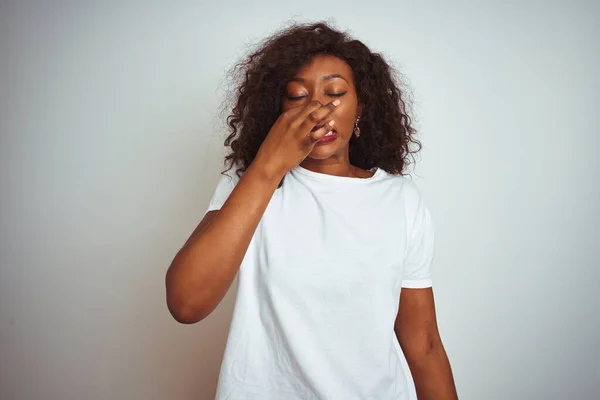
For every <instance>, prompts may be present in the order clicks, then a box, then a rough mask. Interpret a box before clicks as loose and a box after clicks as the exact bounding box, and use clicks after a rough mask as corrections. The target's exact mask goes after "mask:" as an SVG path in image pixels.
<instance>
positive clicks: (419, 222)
mask: <svg viewBox="0 0 600 400" xmlns="http://www.w3.org/2000/svg"><path fill="white" fill-rule="evenodd" d="M408 237H409V238H410V239H409V242H408V248H407V255H406V259H405V262H404V272H403V276H402V287H404V288H410V289H422V288H428V287H431V286H432V279H431V264H432V261H433V248H434V245H433V244H434V225H433V220H432V218H431V213H430V212H429V209H428V208H427V206H426V205H425V203H424V202H423V200H422V199H419V201H418V206H417V208H416V213H415V218H414V223H413V224H412V228H411V229H409V235H408Z"/></svg>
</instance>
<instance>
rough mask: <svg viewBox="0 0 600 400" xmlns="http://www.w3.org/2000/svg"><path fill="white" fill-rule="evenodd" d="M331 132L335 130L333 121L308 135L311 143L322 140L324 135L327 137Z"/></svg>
mask: <svg viewBox="0 0 600 400" xmlns="http://www.w3.org/2000/svg"><path fill="white" fill-rule="evenodd" d="M332 130H335V121H333V120H329V121H328V122H327V123H326V124H324V125H323V126H321V127H320V128H319V129H316V130H314V131H313V132H311V133H310V135H309V137H310V139H311V140H312V141H313V142H315V143H316V142H318V141H319V140H321V139H323V137H324V136H325V135H327V134H328V133H329V132H331V131H332Z"/></svg>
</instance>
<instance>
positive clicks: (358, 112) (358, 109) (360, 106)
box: [356, 102, 364, 118]
mask: <svg viewBox="0 0 600 400" xmlns="http://www.w3.org/2000/svg"><path fill="white" fill-rule="evenodd" d="M363 109H364V107H363V104H362V103H360V102H359V103H358V107H356V116H357V117H360V118H362V114H363Z"/></svg>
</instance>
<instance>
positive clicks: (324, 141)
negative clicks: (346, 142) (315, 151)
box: [316, 129, 338, 145]
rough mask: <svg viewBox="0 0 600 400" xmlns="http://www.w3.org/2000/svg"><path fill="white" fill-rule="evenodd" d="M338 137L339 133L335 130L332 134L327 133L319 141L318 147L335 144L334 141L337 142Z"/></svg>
mask: <svg viewBox="0 0 600 400" xmlns="http://www.w3.org/2000/svg"><path fill="white" fill-rule="evenodd" d="M337 137H338V133H337V131H336V130H335V129H334V130H332V131H331V132H329V133H327V134H326V135H325V136H323V137H322V138H321V140H319V141H318V142H317V143H316V144H317V145H321V144H328V143H331V142H333V141H334V140H336V139H337Z"/></svg>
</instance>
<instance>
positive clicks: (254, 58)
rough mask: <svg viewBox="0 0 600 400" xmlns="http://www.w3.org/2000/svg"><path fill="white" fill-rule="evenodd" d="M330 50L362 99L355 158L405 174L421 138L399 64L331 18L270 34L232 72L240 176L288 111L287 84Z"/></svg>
mask: <svg viewBox="0 0 600 400" xmlns="http://www.w3.org/2000/svg"><path fill="white" fill-rule="evenodd" d="M318 54H327V55H332V56H335V57H338V58H340V59H342V60H344V61H345V62H346V63H347V64H348V65H349V66H350V67H351V69H352V72H353V75H354V85H355V87H356V92H357V95H358V100H359V102H360V103H361V104H362V105H363V112H362V117H361V120H360V130H361V132H363V135H361V136H360V138H359V139H356V138H354V137H353V138H352V139H351V141H350V163H351V164H352V165H354V166H357V167H359V168H363V169H366V170H368V169H371V168H373V167H379V168H381V169H383V170H385V171H387V172H389V173H392V174H396V175H403V174H404V171H405V168H406V166H407V165H408V164H409V163H410V161H414V154H416V153H417V152H419V151H420V150H421V143H420V142H419V141H418V140H417V139H416V138H415V137H414V135H415V129H414V128H413V127H412V126H411V119H410V117H409V116H408V115H407V110H406V109H407V106H406V98H405V94H404V93H403V91H401V90H400V87H399V85H398V83H397V78H396V74H395V72H394V69H393V68H392V67H391V66H390V65H388V63H386V61H385V60H384V59H383V57H382V56H381V55H380V54H378V53H373V52H371V51H370V50H369V48H368V47H367V46H366V45H365V44H363V43H362V42H360V41H359V40H355V39H352V38H351V37H350V36H349V35H348V34H347V33H345V32H340V31H337V30H335V29H333V28H332V27H330V26H329V25H328V24H327V23H323V22H319V23H314V24H294V25H292V26H290V27H289V28H286V29H284V30H282V31H280V32H279V33H277V34H275V35H273V36H271V37H269V38H267V39H266V40H264V41H263V42H262V43H260V44H259V46H258V48H257V49H256V50H255V51H254V52H253V53H252V54H250V55H249V56H248V57H247V58H246V59H245V60H244V61H242V62H240V63H239V64H237V65H236V66H235V67H234V69H233V70H232V76H233V79H234V84H235V90H234V91H232V92H231V93H230V96H231V97H230V99H229V100H230V101H231V103H233V104H231V105H233V109H232V111H231V113H230V114H229V116H228V117H227V125H228V127H229V131H230V134H229V136H228V137H227V139H226V140H225V146H227V147H231V151H230V153H229V154H228V155H227V156H226V157H225V161H226V163H228V164H229V166H228V168H227V170H229V169H231V168H232V167H233V166H234V165H237V166H238V169H237V170H236V172H237V174H238V176H241V174H242V173H243V172H244V171H245V170H246V169H247V168H248V167H249V166H250V164H251V163H252V161H253V160H254V158H255V157H256V154H257V152H258V150H259V148H260V146H261V144H262V142H263V140H264V139H265V137H266V136H267V134H268V132H269V130H270V129H271V126H272V125H273V124H274V123H275V121H276V120H277V118H278V117H279V116H280V115H281V112H282V111H281V106H282V105H281V99H282V96H283V93H284V89H285V86H286V84H287V83H288V82H289V81H290V79H291V78H292V77H293V76H294V75H295V74H296V73H297V72H298V71H299V70H300V69H301V68H302V67H303V66H305V65H307V64H308V63H310V61H311V59H312V57H313V56H315V55H318Z"/></svg>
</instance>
